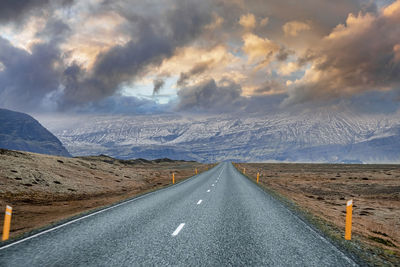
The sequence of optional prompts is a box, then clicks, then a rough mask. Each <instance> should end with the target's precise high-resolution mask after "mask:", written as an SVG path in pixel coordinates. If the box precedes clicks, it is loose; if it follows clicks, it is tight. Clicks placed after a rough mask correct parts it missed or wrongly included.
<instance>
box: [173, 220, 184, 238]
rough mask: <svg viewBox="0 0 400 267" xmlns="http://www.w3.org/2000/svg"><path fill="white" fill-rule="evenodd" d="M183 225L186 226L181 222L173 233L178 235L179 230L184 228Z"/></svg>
mask: <svg viewBox="0 0 400 267" xmlns="http://www.w3.org/2000/svg"><path fill="white" fill-rule="evenodd" d="M183 226H185V224H184V223H181V224H180V225H179V226H178V228H176V230H175V231H174V232H173V233H172V236H177V235H178V234H179V232H180V231H181V230H182V228H183Z"/></svg>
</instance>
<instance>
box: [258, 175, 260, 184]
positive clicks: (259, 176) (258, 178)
mask: <svg viewBox="0 0 400 267" xmlns="http://www.w3.org/2000/svg"><path fill="white" fill-rule="evenodd" d="M258 180H260V173H259V172H257V184H258Z"/></svg>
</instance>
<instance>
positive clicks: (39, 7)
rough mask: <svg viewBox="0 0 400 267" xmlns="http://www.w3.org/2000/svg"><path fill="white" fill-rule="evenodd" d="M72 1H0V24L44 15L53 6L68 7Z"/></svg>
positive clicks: (18, 21)
mask: <svg viewBox="0 0 400 267" xmlns="http://www.w3.org/2000/svg"><path fill="white" fill-rule="evenodd" d="M72 2H73V0H54V1H50V0H18V1H14V0H2V1H0V23H8V22H15V23H20V22H22V21H24V20H26V19H27V18H28V17H30V16H32V15H37V14H46V15H48V14H47V13H48V12H49V10H48V9H50V8H52V7H53V5H54V6H58V5H61V6H68V5H70V4H72Z"/></svg>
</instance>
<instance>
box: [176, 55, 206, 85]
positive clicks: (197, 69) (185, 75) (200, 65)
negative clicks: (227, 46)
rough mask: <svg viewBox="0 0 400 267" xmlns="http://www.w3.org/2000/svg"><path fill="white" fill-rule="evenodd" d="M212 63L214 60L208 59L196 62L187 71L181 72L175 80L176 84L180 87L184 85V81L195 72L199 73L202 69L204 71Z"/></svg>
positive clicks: (194, 74) (195, 73)
mask: <svg viewBox="0 0 400 267" xmlns="http://www.w3.org/2000/svg"><path fill="white" fill-rule="evenodd" d="M213 63H214V60H212V59H211V60H208V61H204V62H200V63H197V64H196V65H194V66H193V68H192V69H190V70H189V71H188V72H182V73H181V75H180V77H179V80H178V81H177V83H176V84H177V86H179V87H182V86H185V85H186V81H187V80H189V79H190V78H192V77H193V76H196V75H197V74H201V73H203V72H204V71H206V70H207V69H208V68H209V67H210V65H212V64H213Z"/></svg>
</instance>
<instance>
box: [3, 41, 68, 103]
mask: <svg viewBox="0 0 400 267" xmlns="http://www.w3.org/2000/svg"><path fill="white" fill-rule="evenodd" d="M0 62H2V65H3V70H2V71H0V105H1V106H3V107H7V108H11V109H19V110H28V109H33V110H35V109H40V108H41V107H42V103H43V100H44V99H45V98H46V96H47V95H48V94H49V93H51V92H53V91H55V90H57V89H58V88H59V85H60V83H59V80H60V78H61V74H62V70H61V69H60V66H62V62H61V61H60V52H59V51H58V49H57V48H56V47H55V46H53V44H38V45H35V46H34V47H32V52H31V53H29V52H27V51H25V50H23V49H20V48H15V47H14V46H12V44H11V43H10V42H9V41H7V40H5V39H3V38H1V37H0Z"/></svg>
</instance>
